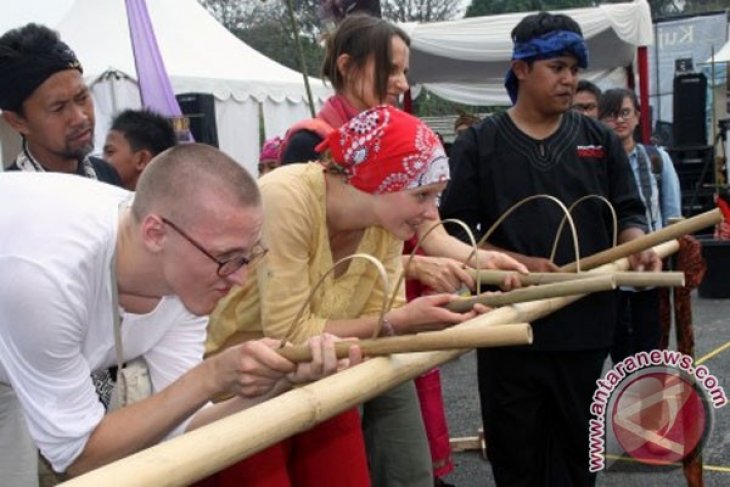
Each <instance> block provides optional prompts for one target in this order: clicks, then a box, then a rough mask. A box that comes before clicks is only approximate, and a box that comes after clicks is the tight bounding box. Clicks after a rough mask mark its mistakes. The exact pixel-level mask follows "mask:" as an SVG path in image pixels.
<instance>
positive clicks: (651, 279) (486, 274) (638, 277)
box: [466, 269, 684, 287]
mask: <svg viewBox="0 0 730 487" xmlns="http://www.w3.org/2000/svg"><path fill="white" fill-rule="evenodd" d="M466 271H467V272H468V273H469V274H470V275H471V276H472V277H473V278H474V279H479V280H480V281H481V283H482V284H488V285H492V286H499V285H501V284H502V283H503V282H504V279H505V278H506V277H507V276H517V277H519V279H520V282H521V283H522V284H523V285H524V286H533V285H543V284H552V283H555V282H566V281H573V280H576V279H585V278H587V277H593V276H594V274H590V273H588V272H530V273H529V274H520V273H518V272H515V271H501V270H486V269H481V270H477V269H467V270H466ZM611 275H612V276H613V278H614V279H615V280H616V285H617V286H634V287H684V272H613V273H611Z"/></svg>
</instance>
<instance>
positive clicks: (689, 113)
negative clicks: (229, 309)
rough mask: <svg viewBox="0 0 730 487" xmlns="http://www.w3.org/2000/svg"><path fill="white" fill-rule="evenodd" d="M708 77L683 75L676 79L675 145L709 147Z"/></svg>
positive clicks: (695, 74) (694, 74)
mask: <svg viewBox="0 0 730 487" xmlns="http://www.w3.org/2000/svg"><path fill="white" fill-rule="evenodd" d="M706 105H707V77H706V76H705V75H704V74H703V73H682V74H678V75H677V76H675V77H674V110H673V112H674V126H673V132H674V134H673V135H674V137H673V138H674V145H675V146H680V147H681V146H700V145H707V119H706Z"/></svg>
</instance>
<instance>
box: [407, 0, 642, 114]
mask: <svg viewBox="0 0 730 487" xmlns="http://www.w3.org/2000/svg"><path fill="white" fill-rule="evenodd" d="M530 13H532V12H521V13H513V14H503V15H494V16H488V17H473V18H468V19H463V20H456V21H450V22H435V23H425V24H420V23H408V24H402V26H403V27H404V28H405V30H406V32H408V33H409V35H410V36H411V60H410V73H409V79H410V81H411V82H412V83H414V84H423V85H424V86H425V87H426V88H427V89H429V90H430V91H432V92H434V93H436V94H438V95H439V96H443V97H444V98H448V99H451V100H454V101H458V102H461V103H467V104H474V105H488V104H493V103H494V104H509V99H508V97H507V94H506V92H505V90H504V87H503V82H504V75H505V72H506V71H507V68H508V67H509V62H510V58H511V56H512V40H511V38H510V33H511V31H512V29H513V28H514V27H515V26H516V25H517V23H519V21H520V20H521V19H522V18H523V17H525V16H526V15H529V14H530ZM560 13H563V14H566V15H568V16H570V17H572V18H573V19H575V20H576V22H578V24H579V25H580V26H581V29H582V30H583V35H584V37H585V38H586V41H587V44H588V50H589V69H590V71H589V72H588V73H586V77H587V78H589V79H594V80H595V79H601V78H603V77H605V76H609V73H610V72H611V71H612V70H614V69H617V68H622V67H625V66H628V65H630V64H631V63H632V61H633V59H634V55H635V53H636V47H637V46H642V45H651V44H652V43H653V39H654V33H653V29H652V23H651V12H650V9H649V5H648V3H647V2H646V0H636V1H634V2H630V3H620V4H608V5H600V6H598V7H591V8H580V9H570V10H561V11H560Z"/></svg>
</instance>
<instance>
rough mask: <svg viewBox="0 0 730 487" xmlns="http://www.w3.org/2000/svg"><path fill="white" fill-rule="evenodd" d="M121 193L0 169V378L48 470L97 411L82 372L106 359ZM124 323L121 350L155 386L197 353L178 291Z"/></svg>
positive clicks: (197, 321)
mask: <svg viewBox="0 0 730 487" xmlns="http://www.w3.org/2000/svg"><path fill="white" fill-rule="evenodd" d="M130 197H131V193H129V192H128V191H126V190H123V189H121V188H117V187H114V186H110V185H108V184H103V183H99V182H97V181H93V180H90V179H86V178H80V177H78V176H73V175H62V174H54V173H36V174H31V173H4V174H2V175H0V382H5V383H8V384H10V385H11V387H12V388H13V390H14V391H15V393H16V395H17V396H18V399H19V401H20V403H21V405H22V407H23V411H24V413H25V416H26V419H27V422H28V428H29V431H30V433H31V436H32V437H33V439H34V441H35V443H36V445H37V446H38V447H39V449H40V450H41V452H42V453H43V455H44V456H45V457H46V458H47V459H48V460H49V461H50V462H51V464H52V465H53V467H54V468H55V469H56V470H57V471H65V470H66V468H67V467H68V466H69V465H70V464H71V463H72V462H73V461H74V459H75V458H76V457H77V456H78V455H79V454H80V453H81V452H82V451H83V449H84V446H85V444H86V441H87V440H88V438H89V436H90V435H91V433H92V431H93V430H94V428H95V427H96V426H97V425H98V423H99V422H100V421H101V419H102V417H103V415H104V407H103V406H102V404H101V403H100V402H99V398H98V396H97V395H96V392H95V390H94V386H93V384H92V381H91V378H90V374H91V372H92V371H97V370H103V369H105V368H108V367H110V366H112V365H116V356H115V351H114V334H113V330H114V324H113V314H112V290H111V267H110V265H111V260H112V256H113V252H114V247H115V245H116V235H117V225H118V216H119V205H120V203H122V202H124V201H125V200H128V199H130ZM122 320H123V324H122V343H123V348H124V356H125V357H124V358H125V360H131V359H134V358H136V357H139V356H144V358H145V359H146V361H147V363H148V365H149V369H150V376H151V380H152V386H153V390H154V391H159V390H161V389H163V388H164V387H166V386H167V385H168V384H170V383H171V382H173V381H174V380H176V379H177V378H178V377H180V375H182V374H183V373H185V372H186V371H188V370H189V369H190V368H192V367H193V366H195V365H196V364H197V363H199V362H200V361H201V360H202V355H203V344H204V341H205V327H206V324H207V317H196V316H194V315H192V314H190V313H189V312H188V311H187V310H186V309H185V308H184V307H183V305H182V303H181V302H180V301H179V300H178V299H177V298H176V297H172V296H171V297H166V298H163V299H162V300H161V301H160V303H159V304H158V305H157V307H156V308H155V309H154V310H153V311H152V312H150V313H148V314H145V315H134V314H130V313H123V314H122ZM186 425H187V422H186V423H184V424H182V425H180V426H179V427H178V428H176V429H175V430H174V431H173V432H171V433H170V435H169V436H173V435H175V434H179V433H181V432H182V431H184V428H185V426H186ZM1 441H3V440H2V439H0V442H1Z"/></svg>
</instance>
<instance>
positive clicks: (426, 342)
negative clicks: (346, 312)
mask: <svg viewBox="0 0 730 487" xmlns="http://www.w3.org/2000/svg"><path fill="white" fill-rule="evenodd" d="M531 343H532V327H531V326H530V324H529V323H515V324H510V325H502V326H499V327H493V328H474V329H468V330H457V329H454V328H450V329H448V330H443V331H428V332H423V333H416V334H412V335H401V336H394V337H386V338H375V339H370V340H343V341H340V342H337V343H336V344H335V352H336V354H337V357H338V358H346V357H347V353H348V350H349V348H350V346H352V345H359V346H360V348H361V349H362V352H363V354H364V355H366V356H368V357H377V356H380V355H390V354H392V353H410V352H433V351H436V350H454V349H459V348H467V349H469V348H477V347H480V348H482V347H483V348H486V347H504V346H509V345H529V344H531ZM278 352H279V354H280V355H281V356H283V357H284V358H286V359H288V360H291V361H292V362H309V361H310V360H312V353H311V350H310V349H309V346H308V345H297V346H294V347H286V348H282V349H281V350H278Z"/></svg>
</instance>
